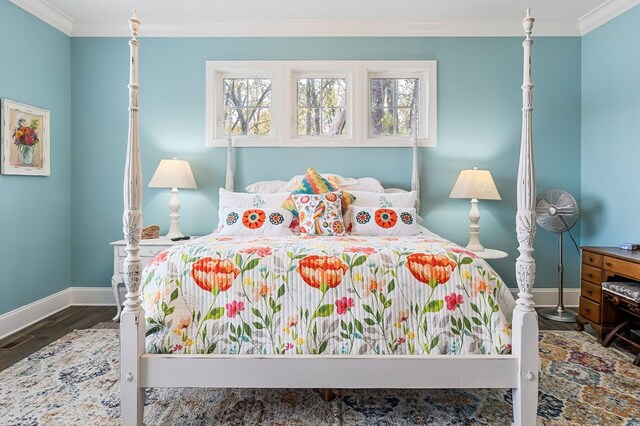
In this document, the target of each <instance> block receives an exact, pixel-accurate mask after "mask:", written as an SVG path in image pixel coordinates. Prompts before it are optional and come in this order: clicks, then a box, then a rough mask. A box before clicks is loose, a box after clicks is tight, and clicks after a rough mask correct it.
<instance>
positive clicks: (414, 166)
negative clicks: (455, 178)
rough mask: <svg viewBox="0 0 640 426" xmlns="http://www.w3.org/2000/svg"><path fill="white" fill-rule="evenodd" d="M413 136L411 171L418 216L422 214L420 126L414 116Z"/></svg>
mask: <svg viewBox="0 0 640 426" xmlns="http://www.w3.org/2000/svg"><path fill="white" fill-rule="evenodd" d="M411 136H412V145H413V148H412V155H413V158H412V170H411V190H412V191H416V193H417V198H416V214H420V175H419V173H418V124H417V117H415V116H414V120H413V129H412V130H411Z"/></svg>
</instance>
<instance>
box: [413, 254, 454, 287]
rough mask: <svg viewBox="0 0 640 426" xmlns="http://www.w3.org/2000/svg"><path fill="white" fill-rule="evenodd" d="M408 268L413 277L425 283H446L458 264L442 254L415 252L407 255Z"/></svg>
mask: <svg viewBox="0 0 640 426" xmlns="http://www.w3.org/2000/svg"><path fill="white" fill-rule="evenodd" d="M405 265H407V268H408V269H409V271H410V272H411V275H413V277H414V278H415V279H416V280H418V281H420V282H421V283H424V284H429V285H431V286H435V285H437V284H444V283H446V282H447V281H449V278H451V273H452V272H453V270H454V269H455V268H456V266H458V265H457V264H456V262H454V261H453V260H451V259H450V258H449V257H447V256H445V255H441V254H436V255H434V254H430V253H413V254H410V255H409V256H407V263H406V264H405Z"/></svg>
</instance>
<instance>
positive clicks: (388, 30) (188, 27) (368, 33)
mask: <svg viewBox="0 0 640 426" xmlns="http://www.w3.org/2000/svg"><path fill="white" fill-rule="evenodd" d="M140 30H141V31H140V36H142V37H511V36H518V37H519V36H521V35H522V31H523V30H522V24H521V23H520V22H508V23H505V22H470V23H445V22H441V23H425V22H391V23H390V22H382V21H351V22H348V21H347V22H345V21H342V22H340V21H321V20H314V21H286V22H251V23H247V22H246V21H245V22H242V23H241V22H230V21H227V22H196V23H176V22H149V21H147V22H144V21H143V22H142V25H141V28H140ZM129 35H130V34H129V29H128V26H127V23H126V22H122V23H118V24H117V25H116V24H112V23H105V22H80V21H76V22H75V24H74V26H73V32H72V36H73V37H128V36H129ZM536 35H538V36H579V35H580V32H579V28H578V24H577V23H574V24H570V23H563V22H541V23H540V24H539V25H538V24H536Z"/></svg>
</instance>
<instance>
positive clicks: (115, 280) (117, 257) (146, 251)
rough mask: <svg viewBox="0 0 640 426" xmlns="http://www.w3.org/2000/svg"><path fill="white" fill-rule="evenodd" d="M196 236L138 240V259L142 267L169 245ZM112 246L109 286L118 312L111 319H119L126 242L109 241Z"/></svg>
mask: <svg viewBox="0 0 640 426" xmlns="http://www.w3.org/2000/svg"><path fill="white" fill-rule="evenodd" d="M194 238H196V237H191V239H190V240H182V241H171V240H170V239H168V238H158V239H154V240H140V252H139V254H140V259H142V267H143V268H144V267H145V266H146V265H147V263H149V261H150V260H151V259H153V258H154V257H155V256H156V255H158V254H160V253H162V252H163V251H165V250H166V249H168V248H169V247H171V246H173V245H176V244H183V243H185V242H187V241H191V240H193V239H194ZM111 245H112V246H113V276H112V277H111V287H112V288H113V295H114V296H115V298H116V304H117V307H118V313H117V314H116V316H115V317H114V318H113V321H115V322H118V321H120V313H121V312H122V302H121V301H120V292H119V290H118V289H119V286H120V284H124V280H123V278H122V272H123V271H124V269H123V267H122V265H123V263H124V258H125V257H127V251H126V250H125V249H126V247H127V243H126V241H125V240H119V241H114V242H112V243H111Z"/></svg>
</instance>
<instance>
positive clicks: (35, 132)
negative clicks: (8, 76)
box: [0, 99, 51, 176]
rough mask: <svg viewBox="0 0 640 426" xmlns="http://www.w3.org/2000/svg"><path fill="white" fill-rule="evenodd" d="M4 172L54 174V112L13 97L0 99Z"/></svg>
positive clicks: (0, 153)
mask: <svg viewBox="0 0 640 426" xmlns="http://www.w3.org/2000/svg"><path fill="white" fill-rule="evenodd" d="M0 121H1V127H0V139H1V140H2V148H1V150H0V156H1V157H2V161H1V172H2V174H3V175H27V176H49V175H50V174H51V147H50V125H51V123H50V113H49V111H48V110H46V109H42V108H37V107H34V106H31V105H26V104H22V103H19V102H15V101H12V100H9V99H2V100H0Z"/></svg>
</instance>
